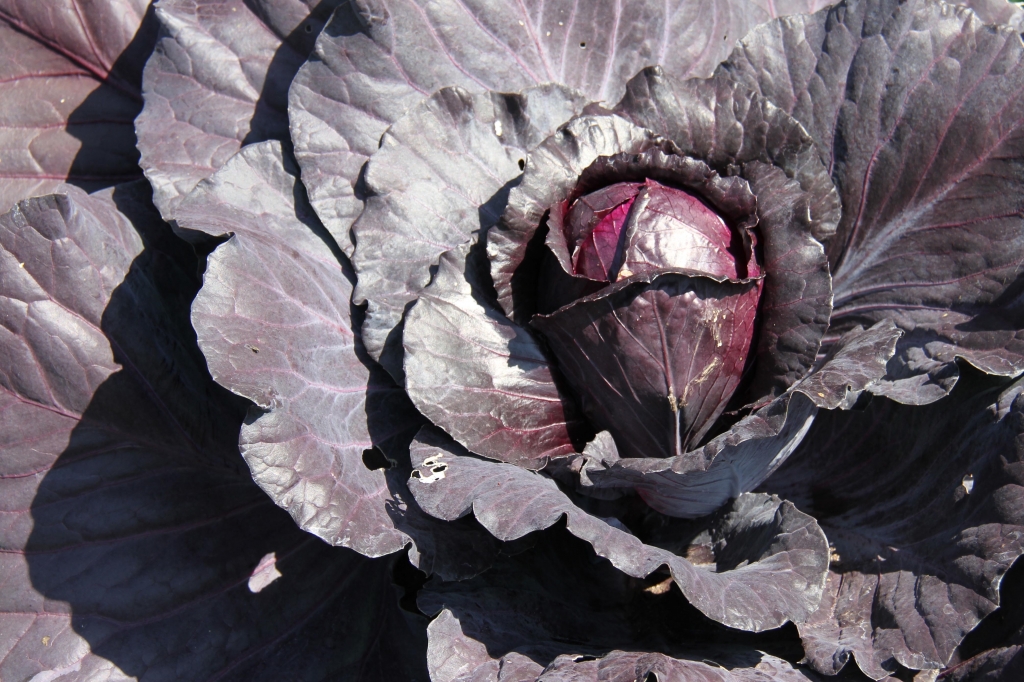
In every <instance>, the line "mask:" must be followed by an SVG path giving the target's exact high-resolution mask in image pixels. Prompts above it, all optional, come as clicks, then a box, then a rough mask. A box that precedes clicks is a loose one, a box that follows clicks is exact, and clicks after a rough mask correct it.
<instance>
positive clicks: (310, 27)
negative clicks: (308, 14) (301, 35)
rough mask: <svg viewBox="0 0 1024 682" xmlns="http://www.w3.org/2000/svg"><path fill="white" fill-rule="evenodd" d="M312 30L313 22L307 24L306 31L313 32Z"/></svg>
mask: <svg viewBox="0 0 1024 682" xmlns="http://www.w3.org/2000/svg"><path fill="white" fill-rule="evenodd" d="M312 32H313V25H312V24H306V33H312Z"/></svg>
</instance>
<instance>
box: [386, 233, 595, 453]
mask: <svg viewBox="0 0 1024 682" xmlns="http://www.w3.org/2000/svg"><path fill="white" fill-rule="evenodd" d="M482 251H483V249H482V248H481V247H480V246H472V247H471V246H470V245H469V244H466V245H463V246H461V247H459V248H457V249H453V250H452V251H449V252H448V253H447V254H445V255H444V256H442V257H441V264H440V266H439V267H438V270H437V274H435V275H434V279H433V282H431V284H430V286H428V287H427V288H426V289H425V290H424V291H423V294H422V295H421V296H420V299H419V301H417V302H416V305H414V306H413V307H412V309H411V310H410V311H409V314H408V315H407V319H406V321H405V334H404V339H405V377H406V390H408V392H409V397H411V398H412V401H413V403H414V404H415V405H416V407H417V408H418V409H419V411H420V412H421V413H423V415H424V416H426V417H427V418H428V419H429V420H430V421H431V422H433V423H434V424H436V425H438V426H440V427H441V428H443V429H444V430H445V431H447V432H448V434H450V435H451V436H452V437H454V438H455V440H457V441H458V442H459V443H461V444H462V445H464V446H465V447H467V448H469V449H470V450H471V451H473V452H475V453H477V454H480V455H484V456H485V457H490V458H492V459H497V460H501V461H504V462H512V463H515V464H518V465H520V466H524V467H527V468H529V469H540V468H542V467H543V466H544V465H545V464H546V463H547V462H548V460H549V459H550V458H553V457H564V456H566V455H570V454H572V453H574V452H575V451H576V449H575V447H574V441H578V440H579V439H580V437H581V436H585V435H586V432H587V431H588V429H589V427H588V426H587V425H586V424H585V423H582V420H581V418H580V416H579V415H576V414H574V412H572V411H570V410H571V409H572V405H573V402H572V399H571V398H570V397H568V396H565V394H564V393H563V391H562V390H561V389H560V388H559V386H558V385H557V384H556V383H555V379H554V377H553V375H552V369H551V366H550V363H549V361H548V359H547V357H546V356H545V355H544V353H543V352H542V351H541V349H540V346H539V345H538V343H537V341H536V340H535V339H534V338H533V337H532V336H531V335H530V332H528V331H527V330H526V329H524V328H523V327H521V326H519V325H517V324H515V323H514V322H512V321H511V320H509V319H508V318H506V317H505V316H504V315H503V314H502V312H501V310H500V309H499V308H498V306H497V304H496V303H495V302H494V301H493V299H492V298H491V297H492V295H493V294H492V291H490V290H489V289H490V287H489V282H488V280H487V272H486V268H487V261H486V259H484V258H483V253H482ZM567 412H568V413H567Z"/></svg>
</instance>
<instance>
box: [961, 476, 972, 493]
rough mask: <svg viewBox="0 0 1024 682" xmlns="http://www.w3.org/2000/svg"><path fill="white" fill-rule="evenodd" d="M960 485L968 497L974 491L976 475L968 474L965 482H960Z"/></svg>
mask: <svg viewBox="0 0 1024 682" xmlns="http://www.w3.org/2000/svg"><path fill="white" fill-rule="evenodd" d="M960 485H962V486H963V487H964V492H965V493H967V494H968V495H970V494H971V491H972V490H974V474H967V475H965V476H964V480H963V481H961V482H960Z"/></svg>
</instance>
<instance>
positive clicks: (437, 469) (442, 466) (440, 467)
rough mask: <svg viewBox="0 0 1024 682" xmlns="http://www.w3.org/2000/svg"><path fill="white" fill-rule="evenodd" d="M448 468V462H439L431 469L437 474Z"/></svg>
mask: <svg viewBox="0 0 1024 682" xmlns="http://www.w3.org/2000/svg"><path fill="white" fill-rule="evenodd" d="M447 468H448V465H447V464H438V465H437V466H436V467H434V468H433V469H431V471H433V472H434V473H435V474H439V473H441V472H442V471H444V470H445V469H447Z"/></svg>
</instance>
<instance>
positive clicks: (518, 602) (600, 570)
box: [418, 531, 808, 682]
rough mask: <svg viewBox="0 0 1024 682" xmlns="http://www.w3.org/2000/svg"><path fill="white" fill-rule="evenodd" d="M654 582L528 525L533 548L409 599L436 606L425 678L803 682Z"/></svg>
mask: <svg viewBox="0 0 1024 682" xmlns="http://www.w3.org/2000/svg"><path fill="white" fill-rule="evenodd" d="M658 580H660V578H655V579H653V580H649V581H638V580H634V579H631V578H627V577H626V576H625V575H623V574H622V573H619V572H618V571H616V570H615V569H613V568H612V567H611V566H609V565H608V563H607V562H606V561H604V560H602V559H600V558H597V557H595V556H594V554H593V552H592V551H590V548H589V547H587V546H586V545H585V544H584V543H582V542H581V541H579V540H576V539H575V538H572V537H566V536H565V535H564V531H557V532H556V531H547V532H544V533H542V534H539V535H538V537H537V538H536V542H535V547H534V548H532V549H530V550H529V551H527V552H524V553H521V554H518V555H515V556H513V557H510V558H507V559H504V560H503V561H502V562H501V563H499V564H498V565H496V566H495V567H494V568H493V569H491V571H489V572H487V573H485V574H484V575H482V576H480V577H478V578H476V579H474V580H472V581H469V582H465V583H461V584H459V585H450V584H445V583H440V582H437V581H433V580H431V581H430V582H428V583H427V585H426V586H425V588H424V590H423V591H422V592H421V593H420V595H419V598H418V604H419V606H420V608H421V609H423V610H424V611H426V612H428V613H435V612H438V611H440V613H438V615H437V617H436V618H435V619H434V620H433V621H432V622H431V623H430V626H429V627H428V629H427V633H428V638H429V648H428V650H427V665H428V668H429V670H430V674H431V679H432V680H434V681H435V682H455V681H461V682H468V681H470V680H475V681H480V682H483V681H487V682H492V681H493V682H497V680H521V681H523V682H534V681H535V680H587V681H590V680H594V679H595V675H598V676H599V677H597V679H602V680H603V679H607V680H620V679H621V680H636V679H640V680H644V679H649V678H648V677H647V674H648V673H650V672H655V674H656V675H657V678H658V679H659V680H701V681H709V680H714V681H715V682H740V681H747V680H749V681H751V682H753V680H758V681H759V682H768V681H769V680H790V681H792V682H806V680H807V679H808V676H805V675H804V674H803V673H801V672H798V671H797V670H794V669H793V667H792V666H790V665H789V664H788V663H786V662H785V661H783V660H780V659H778V658H775V657H774V656H770V655H767V654H764V653H762V652H760V651H757V650H756V649H755V647H767V648H771V649H774V648H775V647H777V646H778V642H777V641H776V640H777V638H776V637H773V636H772V635H770V634H767V633H766V634H765V635H751V634H750V633H742V632H738V631H736V630H729V629H728V628H725V627H723V626H721V625H718V624H717V623H714V622H711V621H709V620H707V619H706V618H704V617H703V616H701V615H700V613H699V612H697V611H695V610H694V609H693V608H692V607H690V606H689V605H687V604H686V603H685V601H683V600H682V598H681V596H680V595H679V593H678V591H675V590H672V589H666V588H665V585H664V583H661V582H657V581H658ZM442 607H443V608H442ZM621 648H628V649H629V650H628V651H622V650H618V649H621ZM797 655H799V654H797Z"/></svg>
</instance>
